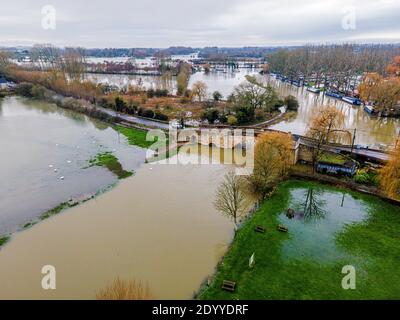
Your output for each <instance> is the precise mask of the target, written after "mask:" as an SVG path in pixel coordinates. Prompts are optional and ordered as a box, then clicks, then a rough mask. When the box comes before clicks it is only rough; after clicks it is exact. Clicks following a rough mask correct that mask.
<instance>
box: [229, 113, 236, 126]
mask: <svg viewBox="0 0 400 320" xmlns="http://www.w3.org/2000/svg"><path fill="white" fill-rule="evenodd" d="M237 123H238V121H237V119H236V117H235V116H232V115H230V116H228V124H229V125H230V126H234V125H237Z"/></svg>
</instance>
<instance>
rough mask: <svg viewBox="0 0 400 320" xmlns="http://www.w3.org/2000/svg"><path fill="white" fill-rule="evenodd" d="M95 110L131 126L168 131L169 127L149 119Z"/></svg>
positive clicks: (100, 108)
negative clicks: (138, 125)
mask: <svg viewBox="0 0 400 320" xmlns="http://www.w3.org/2000/svg"><path fill="white" fill-rule="evenodd" d="M97 109H99V110H101V111H102V112H104V113H107V114H108V115H110V116H113V117H117V118H120V119H122V120H124V121H126V122H129V123H133V124H141V125H144V126H147V127H152V128H158V129H164V130H166V129H168V128H169V125H168V124H167V123H163V122H158V121H154V120H150V119H143V118H139V117H135V116H130V115H127V114H124V113H119V112H116V111H114V110H110V109H106V108H102V107H97Z"/></svg>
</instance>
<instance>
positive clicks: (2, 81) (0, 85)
mask: <svg viewBox="0 0 400 320" xmlns="http://www.w3.org/2000/svg"><path fill="white" fill-rule="evenodd" d="M14 86H15V84H14V83H13V82H10V81H8V80H7V79H6V78H4V77H2V76H0V90H11V89H13V88H14Z"/></svg>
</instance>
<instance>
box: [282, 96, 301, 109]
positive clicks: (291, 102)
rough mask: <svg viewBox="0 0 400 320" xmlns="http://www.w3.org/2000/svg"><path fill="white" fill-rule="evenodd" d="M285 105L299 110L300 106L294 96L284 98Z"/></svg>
mask: <svg viewBox="0 0 400 320" xmlns="http://www.w3.org/2000/svg"><path fill="white" fill-rule="evenodd" d="M284 103H285V105H286V106H287V108H288V110H291V111H297V109H298V108H299V102H298V101H297V99H296V98H295V97H293V96H290V95H289V96H287V97H286V98H285V100H284Z"/></svg>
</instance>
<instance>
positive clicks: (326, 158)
mask: <svg viewBox="0 0 400 320" xmlns="http://www.w3.org/2000/svg"><path fill="white" fill-rule="evenodd" d="M319 161H323V162H328V163H332V164H338V165H344V164H345V163H346V162H347V161H349V158H346V157H344V156H343V155H340V154H336V153H331V152H326V153H324V154H323V155H322V156H321V159H319Z"/></svg>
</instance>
